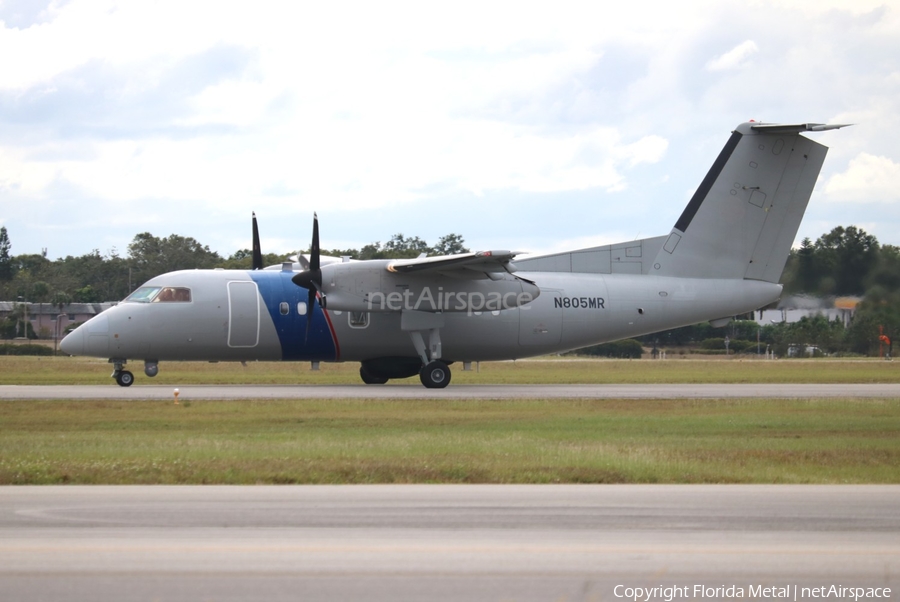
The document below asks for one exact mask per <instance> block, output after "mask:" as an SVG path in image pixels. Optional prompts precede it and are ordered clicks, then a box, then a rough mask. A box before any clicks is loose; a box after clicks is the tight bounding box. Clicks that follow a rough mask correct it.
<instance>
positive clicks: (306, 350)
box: [249, 270, 338, 361]
mask: <svg viewBox="0 0 900 602" xmlns="http://www.w3.org/2000/svg"><path fill="white" fill-rule="evenodd" d="M249 274H250V277H251V278H252V279H253V281H254V282H256V285H257V286H258V287H259V292H260V294H261V295H262V298H263V301H264V302H265V304H266V309H268V310H269V316H271V318H272V323H273V324H274V325H275V331H276V332H277V333H278V340H279V341H280V342H281V354H282V359H283V360H286V361H298V360H299V361H334V360H337V359H338V357H337V346H336V345H335V341H334V338H333V337H332V334H331V328H330V327H329V326H328V321H327V320H326V318H325V312H324V311H323V310H322V307H321V306H320V305H319V304H318V303H315V306H314V308H307V311H312V315H310V316H309V319H310V324H309V337H307V336H306V319H307V316H305V315H303V316H301V315H300V314H299V313H298V311H297V304H298V303H300V302H303V303H304V304H305V303H307V301H308V299H309V292H308V291H307V290H306V289H305V288H302V287H299V286H297V285H296V284H294V283H293V282H291V277H292V276H293V275H294V273H293V272H276V271H274V270H256V271H252V272H249ZM282 303H287V304H288V313H287V315H282V313H281V304H282Z"/></svg>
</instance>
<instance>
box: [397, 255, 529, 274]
mask: <svg viewBox="0 0 900 602" xmlns="http://www.w3.org/2000/svg"><path fill="white" fill-rule="evenodd" d="M516 255H517V253H515V252H512V251H479V252H477V253H461V254H459V255H442V256H438V257H420V258H417V259H397V260H394V261H392V262H390V263H389V264H388V265H387V270H388V271H389V272H396V273H398V274H410V273H415V272H418V273H429V272H440V273H443V274H448V273H451V272H457V273H459V274H465V273H467V272H468V273H472V272H482V273H489V272H513V271H515V269H514V268H513V267H512V266H511V265H509V262H510V260H511V259H512V258H513V257H515V256H516Z"/></svg>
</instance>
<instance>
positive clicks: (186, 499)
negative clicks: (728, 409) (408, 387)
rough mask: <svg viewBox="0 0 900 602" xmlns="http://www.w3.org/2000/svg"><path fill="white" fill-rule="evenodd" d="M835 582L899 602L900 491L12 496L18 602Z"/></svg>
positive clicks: (8, 521)
mask: <svg viewBox="0 0 900 602" xmlns="http://www.w3.org/2000/svg"><path fill="white" fill-rule="evenodd" d="M832 585H834V586H838V587H850V586H853V587H863V588H884V587H890V588H892V593H891V594H890V598H888V599H897V597H898V593H897V592H898V588H900V487H897V486H647V485H645V486H628V485H624V486H620V485H616V486H594V485H586V486H577V485H564V486H478V485H474V486H418V485H416V486H315V487H293V486H291V487H268V486H264V487H263V486H261V487H161V486H156V487H66V486H63V487H7V488H0V592H2V599H3V600H4V601H8V602H18V601H20V600H21V601H24V600H29V601H30V600H49V601H63V600H65V601H66V602H77V601H82V600H85V601H86V600H91V601H93V600H123V601H127V600H166V601H180V600H185V601H188V600H190V601H197V600H225V601H230V600H267V601H271V600H291V601H294V600H367V601H375V602H379V601H392V602H393V601H396V600H507V601H512V600H528V601H530V600H555V601H560V600H617V599H618V600H626V599H633V596H634V595H636V593H635V592H631V594H628V593H627V592H628V590H627V589H625V588H636V587H641V588H653V587H663V588H667V587H673V586H679V587H686V588H688V589H687V590H685V591H684V595H680V596H677V597H676V598H675V599H678V600H701V599H702V600H720V599H731V598H730V596H729V595H728V594H727V591H726V590H725V589H722V590H719V591H717V590H716V589H715V588H728V587H731V586H734V587H735V588H743V593H744V598H749V597H751V596H750V593H751V592H750V588H751V587H756V588H760V587H766V586H777V587H787V588H789V589H788V594H789V595H788V597H789V598H791V599H793V596H794V593H795V591H794V588H797V591H796V593H797V595H798V597H797V599H810V598H808V597H807V598H803V596H802V592H803V589H802V588H803V587H830V586H832ZM617 586H621V587H618V589H617ZM695 586H700V587H702V588H705V590H704V591H703V592H702V596H701V592H698V590H696V589H694V588H695ZM759 591H760V590H757V592H759ZM881 593H882V594H884V591H883V590H881ZM618 596H627V597H618ZM665 598H666V594H665V591H660V592H658V595H655V596H652V595H651V596H649V597H646V596H644V595H641V596H640V599H652V600H660V599H665ZM757 598H760V597H759V596H758V597H757ZM761 598H762V599H775V597H774V596H762V597H761ZM831 598H832V599H835V596H832V597H831ZM841 599H846V596H844V597H841ZM850 599H853V598H852V596H851V597H850ZM860 599H863V598H860ZM881 599H882V600H883V599H885V598H881Z"/></svg>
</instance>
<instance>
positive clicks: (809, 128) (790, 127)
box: [750, 123, 853, 134]
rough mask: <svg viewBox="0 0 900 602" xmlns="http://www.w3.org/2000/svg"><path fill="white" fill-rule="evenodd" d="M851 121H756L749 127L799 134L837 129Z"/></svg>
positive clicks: (768, 132)
mask: <svg viewBox="0 0 900 602" xmlns="http://www.w3.org/2000/svg"><path fill="white" fill-rule="evenodd" d="M851 125H853V124H852V123H835V124H825V123H794V124H784V123H757V124H756V125H751V126H750V129H751V130H754V131H756V132H764V133H767V134H799V133H800V132H824V131H826V130H839V129H841V128H846V127H850V126H851Z"/></svg>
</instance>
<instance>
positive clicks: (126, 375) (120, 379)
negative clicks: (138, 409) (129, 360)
mask: <svg viewBox="0 0 900 602" xmlns="http://www.w3.org/2000/svg"><path fill="white" fill-rule="evenodd" d="M116 382H117V383H119V386H120V387H130V386H131V385H132V384H133V383H134V374H132V373H131V372H129V371H128V370H120V371H119V373H118V374H116Z"/></svg>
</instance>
